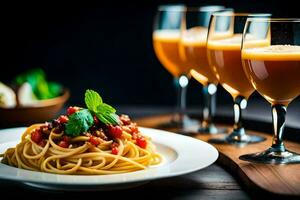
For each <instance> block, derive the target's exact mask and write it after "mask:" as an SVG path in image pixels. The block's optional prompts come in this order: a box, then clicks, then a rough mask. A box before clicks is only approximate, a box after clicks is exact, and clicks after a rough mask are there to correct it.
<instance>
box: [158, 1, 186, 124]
mask: <svg viewBox="0 0 300 200" xmlns="http://www.w3.org/2000/svg"><path fill="white" fill-rule="evenodd" d="M185 10H186V7H185V6H183V5H164V6H159V8H158V11H157V14H156V17H155V21H154V28H153V29H154V30H153V46H154V50H155V53H156V56H157V57H158V59H159V61H160V62H161V64H162V65H163V66H164V67H165V68H166V69H167V70H168V71H169V72H170V73H171V74H172V75H173V77H174V83H175V87H176V90H177V93H178V97H177V109H176V113H175V114H174V115H173V117H172V121H171V122H170V123H168V124H163V126H166V127H181V128H184V127H186V126H188V125H189V123H190V122H191V120H190V119H189V118H188V117H187V115H186V113H185V111H186V90H187V86H188V83H189V68H188V67H187V66H186V65H185V64H184V63H183V62H182V60H181V58H180V55H179V41H180V26H181V22H182V18H183V15H184V12H185Z"/></svg>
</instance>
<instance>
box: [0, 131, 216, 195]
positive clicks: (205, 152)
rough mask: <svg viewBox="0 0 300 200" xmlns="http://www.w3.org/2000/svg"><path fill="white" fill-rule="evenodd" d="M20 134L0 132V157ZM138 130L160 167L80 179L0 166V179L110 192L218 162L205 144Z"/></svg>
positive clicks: (72, 176)
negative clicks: (152, 147) (149, 142)
mask: <svg viewBox="0 0 300 200" xmlns="http://www.w3.org/2000/svg"><path fill="white" fill-rule="evenodd" d="M24 130H25V128H11V129H4V130H0V153H4V152H5V150H6V149H7V148H9V147H14V146H15V145H16V144H17V143H19V141H20V138H21V135H22V133H23V132H24ZM140 130H141V132H142V133H143V134H144V135H147V136H150V137H151V138H152V141H153V142H154V144H155V145H156V147H157V151H158V152H159V153H160V154H161V155H162V156H163V162H162V163H161V164H159V165H156V166H151V167H149V168H148V169H146V170H141V171H136V172H130V173H124V174H114V175H90V176H83V175H58V174H50V173H43V172H34V171H29V170H24V169H18V168H15V167H11V166H8V165H5V164H2V163H0V179H4V180H11V181H16V182H19V183H23V184H26V185H29V186H32V187H39V188H44V189H52V190H114V189H122V188H128V187H133V186H136V185H140V184H143V183H145V182H148V181H150V180H154V179H159V178H167V177H172V176H178V175H182V174H187V173H190V172H193V171H197V170H199V169H203V168H205V167H207V166H209V165H211V164H212V163H214V162H215V161H216V159H217V158H218V151H217V150H216V149H215V148H214V147H213V146H211V145H210V144H208V143H206V142H203V141H200V140H197V139H194V138H191V137H187V136H182V135H179V134H175V133H171V132H167V131H162V130H157V129H150V128H140ZM0 159H1V158H0Z"/></svg>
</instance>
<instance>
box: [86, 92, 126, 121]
mask: <svg viewBox="0 0 300 200" xmlns="http://www.w3.org/2000/svg"><path fill="white" fill-rule="evenodd" d="M84 100H85V104H86V106H87V108H88V109H89V111H90V112H91V113H93V114H95V115H96V116H97V118H98V119H99V120H100V121H101V122H103V123H104V124H106V125H110V124H112V125H117V124H120V123H121V122H120V119H119V116H118V115H117V114H116V109H115V108H113V107H112V106H110V105H108V104H106V103H104V102H103V100H102V98H101V96H100V95H99V94H98V93H97V92H95V91H93V90H86V92H85V98H84Z"/></svg>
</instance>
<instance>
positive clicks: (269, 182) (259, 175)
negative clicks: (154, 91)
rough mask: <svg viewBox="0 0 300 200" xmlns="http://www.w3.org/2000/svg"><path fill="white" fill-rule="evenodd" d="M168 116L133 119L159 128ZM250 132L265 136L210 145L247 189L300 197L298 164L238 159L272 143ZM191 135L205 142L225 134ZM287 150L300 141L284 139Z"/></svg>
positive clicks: (297, 147) (294, 148)
mask: <svg viewBox="0 0 300 200" xmlns="http://www.w3.org/2000/svg"><path fill="white" fill-rule="evenodd" d="M169 120H170V116H169V115H160V116H153V117H147V118H140V119H137V120H135V121H136V122H137V123H138V124H139V126H144V127H151V128H158V127H159V126H158V124H161V123H164V122H168V121H169ZM165 129H166V130H170V131H175V132H176V131H178V130H176V128H165ZM247 133H249V134H253V135H260V136H263V137H266V140H265V141H264V142H261V143H256V144H250V145H247V146H244V147H238V146H234V145H227V144H213V145H214V146H215V147H216V148H217V149H218V151H219V153H220V157H219V159H218V161H219V162H220V163H221V164H222V165H224V166H226V167H227V168H228V169H229V170H230V171H232V172H234V173H235V174H237V175H238V176H239V178H240V179H241V180H242V181H243V183H244V184H245V185H246V186H247V187H248V188H249V189H252V190H253V189H254V190H258V189H262V190H264V191H266V192H269V193H272V194H275V195H287V196H300V164H290V165H273V164H258V163H249V162H246V161H242V160H240V159H239V156H241V155H243V154H247V153H255V152H260V151H263V150H265V149H267V148H268V147H269V146H270V145H271V141H272V136H271V135H267V134H264V133H261V132H255V131H247ZM193 137H195V138H197V139H200V140H203V141H208V140H209V139H211V138H216V137H224V135H222V134H217V135H214V136H211V135H204V134H196V135H193ZM285 145H286V147H287V149H289V150H291V151H295V152H300V144H299V143H295V142H292V141H285Z"/></svg>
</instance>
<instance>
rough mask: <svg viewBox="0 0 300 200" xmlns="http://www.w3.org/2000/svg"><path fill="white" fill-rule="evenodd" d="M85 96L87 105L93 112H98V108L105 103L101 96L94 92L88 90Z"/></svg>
mask: <svg viewBox="0 0 300 200" xmlns="http://www.w3.org/2000/svg"><path fill="white" fill-rule="evenodd" d="M84 96H85V97H84V101H85V104H86V106H87V108H88V109H89V110H90V111H92V112H96V111H97V107H98V106H99V105H100V104H102V103H103V101H102V98H101V96H100V95H99V94H98V93H97V92H95V91H93V90H86V91H85V95H84Z"/></svg>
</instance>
